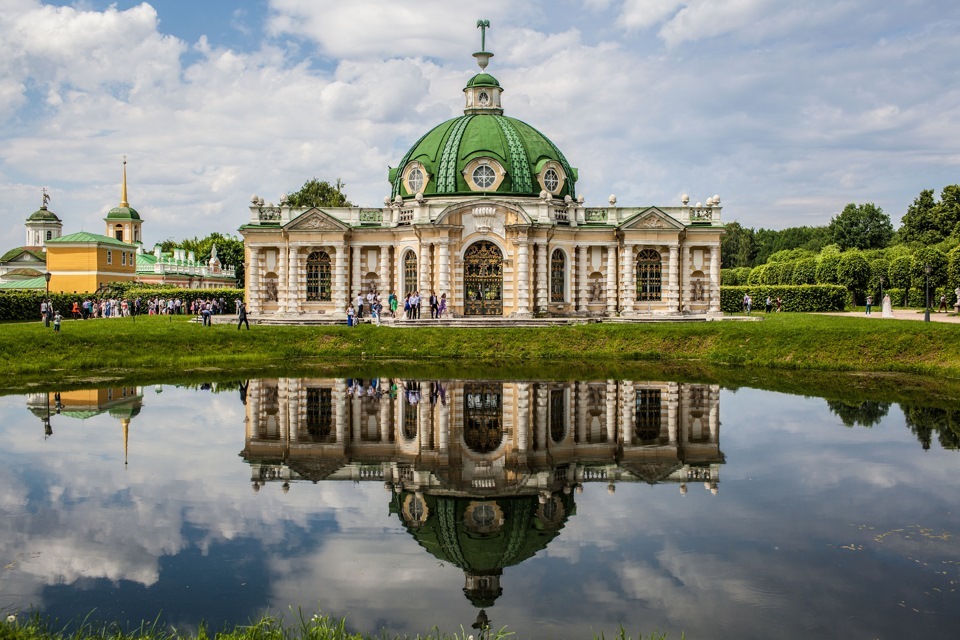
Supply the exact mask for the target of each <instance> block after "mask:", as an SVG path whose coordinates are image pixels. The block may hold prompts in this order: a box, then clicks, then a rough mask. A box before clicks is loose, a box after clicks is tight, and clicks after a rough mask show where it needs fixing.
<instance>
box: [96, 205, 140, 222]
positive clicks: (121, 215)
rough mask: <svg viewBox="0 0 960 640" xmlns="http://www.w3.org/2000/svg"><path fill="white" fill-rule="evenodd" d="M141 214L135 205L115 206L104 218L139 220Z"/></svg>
mask: <svg viewBox="0 0 960 640" xmlns="http://www.w3.org/2000/svg"><path fill="white" fill-rule="evenodd" d="M139 219H140V214H139V213H137V210H136V209H134V208H133V207H114V208H113V209H110V213H108V214H107V217H106V218H104V220H139Z"/></svg>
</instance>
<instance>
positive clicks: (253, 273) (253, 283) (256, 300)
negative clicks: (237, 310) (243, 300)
mask: <svg viewBox="0 0 960 640" xmlns="http://www.w3.org/2000/svg"><path fill="white" fill-rule="evenodd" d="M260 269H261V267H260V247H250V264H249V265H247V280H246V284H247V313H249V314H251V315H253V314H257V313H260V304H261V303H260V296H261V291H260Z"/></svg>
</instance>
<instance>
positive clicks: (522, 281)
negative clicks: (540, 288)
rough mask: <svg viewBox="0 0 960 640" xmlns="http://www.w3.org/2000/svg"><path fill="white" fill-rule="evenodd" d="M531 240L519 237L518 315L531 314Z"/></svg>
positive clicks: (517, 271)
mask: <svg viewBox="0 0 960 640" xmlns="http://www.w3.org/2000/svg"><path fill="white" fill-rule="evenodd" d="M528 246H529V241H528V240H527V238H526V237H525V236H524V237H521V238H517V268H516V270H515V272H516V280H517V304H518V306H519V309H518V315H521V316H529V315H530V288H529V285H530V261H529V257H528Z"/></svg>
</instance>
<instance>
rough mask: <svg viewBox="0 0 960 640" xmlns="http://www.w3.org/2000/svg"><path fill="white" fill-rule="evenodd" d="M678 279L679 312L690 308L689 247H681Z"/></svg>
mask: <svg viewBox="0 0 960 640" xmlns="http://www.w3.org/2000/svg"><path fill="white" fill-rule="evenodd" d="M677 275H678V276H679V277H680V282H681V285H680V311H687V310H688V309H689V308H690V247H688V246H687V245H683V249H682V251H681V253H680V268H679V269H678V270H677Z"/></svg>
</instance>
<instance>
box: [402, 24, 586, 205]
mask: <svg viewBox="0 0 960 640" xmlns="http://www.w3.org/2000/svg"><path fill="white" fill-rule="evenodd" d="M489 26H490V21H489V20H480V21H478V22H477V27H479V28H480V29H481V30H482V31H483V39H484V40H483V41H482V43H481V44H482V46H481V51H478V52H477V53H474V54H473V55H474V57H475V58H476V59H477V64H478V65H479V66H480V73H478V74H476V75H475V76H473V77H472V78H470V80H469V81H468V82H467V86H466V87H465V88H464V89H463V92H464V95H465V96H466V108H465V109H464V111H463V115H462V116H458V117H456V118H452V119H450V120H447V121H446V122H442V123H440V124H439V125H437V126H435V127H434V128H433V129H431V130H430V131H428V132H427V133H426V134H424V135H423V136H422V137H421V138H420V139H419V140H418V141H417V142H416V143H415V144H414V145H413V147H411V149H410V150H409V151H407V153H406V154H405V155H404V156H403V158H402V159H401V161H400V165H399V166H397V167H396V168H394V167H391V168H390V169H389V172H388V174H387V179H388V180H389V181H390V184H391V185H392V189H391V192H390V196H389V201H390V202H398V201H399V202H403V201H404V200H406V199H408V198H416V199H417V201H418V202H421V201H422V199H423V198H432V197H435V196H439V197H451V196H453V197H462V196H468V197H478V196H480V197H483V196H501V197H502V196H510V197H526V198H537V199H539V198H541V194H543V193H548V194H549V195H550V196H551V197H553V198H557V199H558V200H564V199H565V198H567V197H568V196H569V198H570V200H571V201H572V200H575V199H576V197H577V193H576V181H577V170H576V169H575V168H574V167H572V166H570V164H569V163H568V162H567V159H566V158H565V157H564V155H563V153H561V151H560V149H558V148H557V146H556V145H555V144H553V142H551V141H550V139H549V138H547V137H546V136H545V135H543V134H542V133H540V132H539V131H537V130H536V129H534V128H533V127H531V126H530V125H529V124H527V123H525V122H522V121H520V120H517V119H516V118H511V117H509V116H505V115H503V107H502V105H501V102H500V96H501V94H502V92H503V88H502V87H501V86H500V83H499V82H498V81H497V79H496V78H494V77H493V76H492V75H490V74H489V73H487V72H486V71H485V69H486V67H487V63H488V62H489V61H490V58H492V57H493V54H492V53H490V52H489V51H486V42H485V39H486V29H487V28H489Z"/></svg>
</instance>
